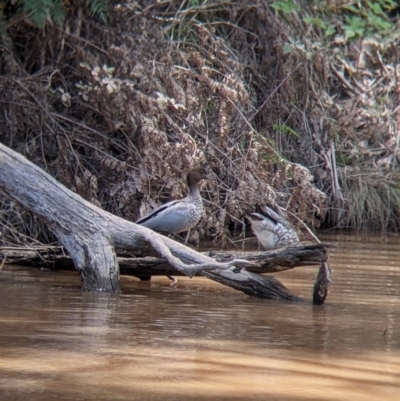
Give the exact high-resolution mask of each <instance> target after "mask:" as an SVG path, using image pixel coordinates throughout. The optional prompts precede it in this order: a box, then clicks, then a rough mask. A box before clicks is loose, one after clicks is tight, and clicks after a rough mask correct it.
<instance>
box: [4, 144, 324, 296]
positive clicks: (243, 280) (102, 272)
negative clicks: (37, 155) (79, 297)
mask: <svg viewBox="0 0 400 401" xmlns="http://www.w3.org/2000/svg"><path fill="white" fill-rule="evenodd" d="M0 190H2V191H3V192H4V193H5V194H6V195H7V196H9V197H10V198H12V199H14V200H16V201H17V202H19V203H20V204H21V205H22V206H23V207H25V208H26V209H28V210H30V211H32V212H33V213H35V214H36V215H38V216H39V217H40V218H42V219H43V220H44V221H45V222H46V223H47V225H48V226H49V228H50V229H51V231H52V232H53V233H54V234H55V235H56V237H57V238H58V239H59V241H60V243H61V244H62V245H63V247H64V248H65V249H66V250H67V251H68V253H69V255H70V256H71V258H72V260H73V262H74V265H75V268H76V269H77V270H78V272H79V273H80V275H81V279H82V286H83V289H85V290H98V291H109V292H118V291H119V290H120V284H119V273H120V265H119V263H121V265H123V264H124V262H123V261H122V260H120V261H119V260H118V258H117V256H116V252H117V251H128V252H129V251H131V252H135V251H138V250H140V249H143V248H144V247H146V246H147V247H150V248H151V249H152V250H155V251H156V252H157V254H158V255H160V256H161V258H162V260H161V263H159V262H160V261H157V263H155V264H153V268H152V269H148V270H147V275H149V274H150V275H153V274H154V273H153V272H154V270H157V269H158V270H159V268H158V267H156V266H158V265H160V266H164V267H163V269H164V271H163V273H161V274H165V272H166V271H167V270H169V272H168V273H171V268H173V269H174V270H175V271H178V272H179V273H181V274H184V275H187V276H189V277H193V276H194V275H195V274H202V275H203V276H205V277H207V278H209V279H211V280H214V281H217V282H219V283H222V284H224V285H228V286H230V287H232V288H235V289H237V290H240V291H243V292H244V293H246V294H248V295H253V296H259V297H263V298H270V299H271V298H272V299H285V300H292V301H294V300H299V299H300V298H299V297H297V296H296V295H294V294H292V293H291V292H290V291H289V290H288V289H286V288H285V287H284V286H283V285H282V284H281V283H280V282H279V281H278V280H276V279H274V278H273V277H262V276H260V275H259V274H256V273H261V272H265V271H267V270H268V269H269V271H279V270H284V269H288V268H293V267H295V266H296V265H303V264H308V265H309V264H315V263H318V262H319V263H321V262H322V261H326V251H325V246H324V245H323V244H312V245H302V246H299V247H292V248H286V249H283V250H279V251H273V252H263V253H261V254H260V253H259V254H258V256H257V254H253V255H251V254H250V253H240V254H239V253H236V254H232V253H219V254H216V253H214V256H215V259H214V258H212V257H210V256H208V255H206V254H202V253H199V252H196V251H195V250H193V249H191V248H189V247H187V246H185V245H182V244H179V243H177V242H176V241H173V240H171V239H169V238H167V237H164V236H162V235H159V234H157V233H155V232H154V231H152V230H149V229H147V228H145V227H142V226H139V225H137V224H134V223H131V222H129V221H126V220H124V219H121V218H119V217H117V216H114V215H112V214H110V213H108V212H105V211H104V210H102V209H100V208H98V207H96V206H94V205H92V204H91V203H89V202H87V201H85V200H84V199H82V198H81V197H80V196H78V195H77V194H75V193H74V192H72V191H70V190H68V189H67V188H65V187H64V186H62V185H61V184H60V183H58V182H57V181H56V180H55V179H54V178H52V177H51V176H50V175H49V174H47V173H46V172H44V171H43V170H41V169H40V168H39V167H37V166H35V165H34V164H33V163H31V162H29V161H28V160H27V159H25V158H24V157H23V156H21V155H19V154H18V153H16V152H14V151H12V150H11V149H9V148H7V147H5V146H4V145H2V144H0ZM35 252H37V250H36V251H35ZM2 253H3V255H4V257H7V258H10V257H11V256H12V253H13V251H11V252H10V250H9V252H5V250H4V249H3V251H2ZM239 255H240V257H239V258H238V257H237V256H239ZM260 255H261V256H260ZM14 256H15V251H14ZM31 256H32V254H31ZM244 258H245V259H247V260H245V259H244ZM9 260H10V259H9ZM277 262H278V263H277ZM276 264H280V265H281V267H280V268H277V267H276ZM243 266H249V267H250V268H254V271H255V273H253V272H251V271H247V270H245V269H243V268H242V267H243ZM133 270H134V269H133ZM159 271H160V272H161V270H159ZM175 271H174V273H175ZM135 273H136V274H135ZM133 274H134V275H137V276H139V277H140V276H141V274H143V273H140V272H139V270H137V271H136V272H134V273H133ZM145 274H146V273H145Z"/></svg>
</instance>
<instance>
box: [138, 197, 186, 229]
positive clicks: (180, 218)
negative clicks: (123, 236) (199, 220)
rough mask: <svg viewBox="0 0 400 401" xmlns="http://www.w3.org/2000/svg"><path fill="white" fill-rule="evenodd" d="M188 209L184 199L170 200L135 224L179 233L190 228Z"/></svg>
mask: <svg viewBox="0 0 400 401" xmlns="http://www.w3.org/2000/svg"><path fill="white" fill-rule="evenodd" d="M189 209H190V207H189V205H188V202H186V201H185V199H179V200H175V201H171V202H168V203H165V204H164V205H161V206H160V207H158V208H157V209H155V210H153V211H152V212H151V213H150V214H148V215H147V216H145V217H143V218H141V219H140V220H138V221H137V222H136V224H140V225H141V226H144V227H147V228H151V229H152V230H156V231H165V232H169V233H180V232H182V231H186V230H189V229H190V228H191V224H190V219H189V218H190V210H189Z"/></svg>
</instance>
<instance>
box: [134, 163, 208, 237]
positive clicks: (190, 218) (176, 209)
mask: <svg viewBox="0 0 400 401" xmlns="http://www.w3.org/2000/svg"><path fill="white" fill-rule="evenodd" d="M207 178H208V177H207V172H206V170H205V168H203V167H201V166H196V167H193V168H192V169H191V170H189V172H188V173H187V184H188V187H189V195H188V196H187V197H186V198H183V199H179V200H174V201H171V202H168V203H165V204H164V205H161V206H160V207H158V208H157V209H155V210H153V211H152V212H151V213H150V214H148V215H147V216H144V217H142V218H141V219H139V220H138V221H137V222H136V224H140V225H141V226H144V227H147V228H151V229H152V230H156V231H163V232H168V233H174V234H177V233H180V232H183V231H188V230H190V229H191V228H193V227H194V226H195V225H196V224H197V223H198V222H199V221H200V218H201V215H202V213H203V199H202V197H201V194H200V189H199V185H200V181H201V180H203V179H207Z"/></svg>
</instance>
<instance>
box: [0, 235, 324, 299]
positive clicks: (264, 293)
mask: <svg viewBox="0 0 400 401" xmlns="http://www.w3.org/2000/svg"><path fill="white" fill-rule="evenodd" d="M327 247H329V244H324V243H318V244H301V245H297V246H294V247H290V248H281V249H277V250H274V251H263V252H252V251H249V252H243V251H240V252H236V251H230V252H226V251H224V252H222V251H220V252H218V251H210V252H203V253H202V254H204V255H206V254H209V253H211V254H212V255H213V257H214V258H215V259H216V260H217V261H229V260H233V259H236V258H238V257H240V258H246V257H248V259H249V260H251V261H252V262H253V265H250V266H247V267H246V270H244V269H240V270H238V271H236V272H235V271H233V272H232V271H229V270H228V271H225V272H219V273H218V274H214V273H213V272H202V273H201V275H203V276H205V277H208V278H210V279H212V280H214V281H217V282H219V283H221V284H223V285H227V286H229V287H231V288H234V289H236V290H239V291H242V292H244V293H245V294H247V295H251V296H257V297H261V298H268V299H284V300H290V301H300V300H301V298H299V297H298V296H296V295H294V294H292V293H291V292H290V291H288V290H287V289H286V288H285V287H284V286H283V285H282V284H281V283H280V282H279V281H278V280H276V279H274V278H273V277H263V276H261V275H260V273H276V272H280V271H283V270H288V269H293V268H295V267H299V266H310V265H317V264H319V265H321V264H322V265H323V264H325V265H326V268H329V267H328V265H327V263H326V260H327V253H326V248H327ZM61 251H62V248H60V247H53V248H51V247H32V248H20V249H19V251H18V248H10V247H0V258H7V262H8V263H14V264H24V265H26V264H29V265H34V266H46V267H50V268H54V269H73V268H74V265H73V261H72V259H71V258H70V257H69V256H68V255H65V254H63V253H61V254H60V252H61ZM117 260H118V264H119V266H120V271H121V274H125V275H132V276H135V277H138V278H140V279H142V280H147V279H150V277H151V276H166V275H171V274H173V275H175V276H180V275H183V274H182V273H181V272H179V271H177V270H175V269H174V268H173V267H172V266H171V265H170V264H169V263H168V262H166V261H165V259H162V258H158V257H154V256H144V257H126V256H119V257H117ZM278 263H279V264H280V265H278ZM322 265H321V268H320V269H319V272H318V275H317V279H316V283H315V286H314V293H313V303H314V304H318V305H321V304H323V303H324V302H325V299H326V296H327V293H328V287H329V285H330V278H329V281H328V282H326V281H324V280H322V277H323V273H324V272H325V271H326V270H324V269H323V268H322Z"/></svg>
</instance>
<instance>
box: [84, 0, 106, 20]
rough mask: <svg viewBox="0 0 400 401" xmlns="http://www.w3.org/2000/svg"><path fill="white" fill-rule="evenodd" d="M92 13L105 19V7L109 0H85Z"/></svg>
mask: <svg viewBox="0 0 400 401" xmlns="http://www.w3.org/2000/svg"><path fill="white" fill-rule="evenodd" d="M86 4H87V5H88V7H89V9H90V13H91V14H92V15H97V16H98V17H99V18H100V19H101V20H102V21H103V22H106V21H107V14H106V13H107V7H108V4H109V0H86Z"/></svg>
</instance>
